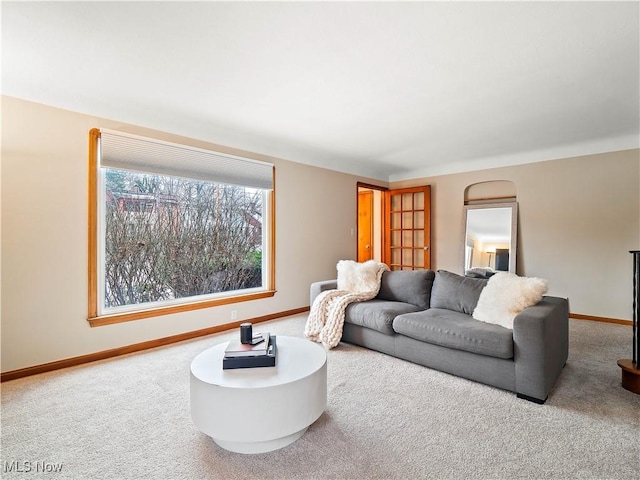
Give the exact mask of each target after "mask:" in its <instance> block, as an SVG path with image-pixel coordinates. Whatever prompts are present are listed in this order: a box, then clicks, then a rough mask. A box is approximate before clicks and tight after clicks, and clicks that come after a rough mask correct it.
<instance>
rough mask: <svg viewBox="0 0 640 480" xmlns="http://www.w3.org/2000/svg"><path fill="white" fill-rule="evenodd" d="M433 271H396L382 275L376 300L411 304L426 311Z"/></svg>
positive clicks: (433, 275)
mask: <svg viewBox="0 0 640 480" xmlns="http://www.w3.org/2000/svg"><path fill="white" fill-rule="evenodd" d="M434 277H435V272H434V271H433V270H396V271H387V272H384V273H383V274H382V280H381V281H380V291H379V292H378V296H377V298H378V299H379V300H388V301H392V302H404V303H411V304H412V305H415V306H417V307H420V308H422V309H423V310H426V309H427V308H429V299H430V297H431V287H432V285H433V279H434Z"/></svg>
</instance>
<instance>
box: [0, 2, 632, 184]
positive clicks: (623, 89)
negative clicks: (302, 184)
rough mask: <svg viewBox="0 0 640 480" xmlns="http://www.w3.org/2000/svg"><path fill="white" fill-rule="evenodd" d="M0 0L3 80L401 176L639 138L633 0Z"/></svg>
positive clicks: (378, 175)
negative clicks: (39, 0)
mask: <svg viewBox="0 0 640 480" xmlns="http://www.w3.org/2000/svg"><path fill="white" fill-rule="evenodd" d="M1 8H2V10H1V14H2V93H3V94H4V95H8V96H12V97H18V98H23V99H27V100H31V101H35V102H39V103H43V104H47V105H53V106H57V107H61V108H64V109H68V110H73V111H77V112H82V113H88V114H91V115H96V116H99V117H104V118H111V119H115V120H118V121H122V122H126V123H131V124H135V125H140V126H144V127H149V128H153V129H157V130H162V131H167V132H171V133H175V134H179V135H185V136H189V137H193V138H199V139H202V140H206V141H209V142H214V143H220V144H224V145H227V146H231V147H235V148H240V149H245V150H249V151H253V152H257V153H262V154H266V155H271V156H275V157H280V158H284V159H287V160H292V161H296V162H301V163H307V164H312V165H318V166H324V167H327V168H331V169H334V170H339V171H344V172H348V173H354V174H358V175H364V176H367V177H371V178H375V179H380V180H384V181H395V180H402V179H407V178H418V177H423V176H431V175H439V174H446V173H453V172H460V171H469V170H477V169H483V168H490V167H497V166H504V165H514V164H520V163H528V162H534V161H542V160H550V159H554V158H563V157H569V156H577V155H585V154H591V153H601V152H605V151H616V150H624V149H629V148H638V147H639V146H640V140H639V131H640V120H639V111H640V97H639V90H640V87H639V83H640V73H639V72H640V66H639V57H640V54H639V34H638V31H639V23H640V21H639V20H640V19H639V3H638V2H637V1H633V2H537V3H536V2H531V3H529V2H475V3H473V2H471V3H466V2H464V3H463V2H455V1H452V2H408V3H400V2H391V3H387V2H355V3H346V2H282V3H280V2H255V3H254V2H196V3H191V2H174V3H172V2H124V3H120V2H113V3H111V2H55V3H52V2H45V3H32V2H17V3H12V2H6V1H3V2H2V4H1ZM5 120H6V119H5Z"/></svg>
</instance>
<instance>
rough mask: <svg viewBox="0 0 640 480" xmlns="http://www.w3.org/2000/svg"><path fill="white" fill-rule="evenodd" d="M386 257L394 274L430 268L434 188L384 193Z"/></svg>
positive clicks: (386, 261)
mask: <svg viewBox="0 0 640 480" xmlns="http://www.w3.org/2000/svg"><path fill="white" fill-rule="evenodd" d="M384 209H385V249H384V250H385V257H384V262H385V263H386V264H387V265H388V266H389V268H390V269H391V270H422V269H429V268H431V187H430V186H429V185H424V186H420V187H413V188H403V189H399V190H388V191H387V192H385V202H384Z"/></svg>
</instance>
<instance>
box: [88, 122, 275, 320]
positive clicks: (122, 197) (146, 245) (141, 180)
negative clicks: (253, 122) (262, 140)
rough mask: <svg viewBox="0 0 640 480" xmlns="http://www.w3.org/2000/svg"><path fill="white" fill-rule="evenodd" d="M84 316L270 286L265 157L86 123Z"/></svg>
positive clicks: (160, 308) (187, 304)
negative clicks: (87, 265)
mask: <svg viewBox="0 0 640 480" xmlns="http://www.w3.org/2000/svg"><path fill="white" fill-rule="evenodd" d="M90 137H91V139H90V141H91V148H90V182H89V183H90V208H89V215H90V219H89V225H90V235H89V237H90V238H89V248H90V252H89V254H90V255H89V256H90V269H89V270H90V271H89V285H90V286H89V308H90V311H89V321H90V322H91V324H92V325H101V324H107V323H114V322H120V321H128V320H134V319H138V318H146V317H149V316H155V315H161V314H166V313H174V312H178V311H184V310H190V309H194V308H204V307H209V306H213V305H218V304H224V303H232V302H237V301H244V300H252V299H255V298H263V297H266V296H271V295H273V291H274V285H273V278H274V275H273V238H274V235H273V211H272V208H273V166H272V165H270V164H266V163H262V162H256V161H252V160H249V159H243V158H238V157H231V156H228V155H223V154H220V153H217V152H210V151H206V150H201V149H196V148H193V147H188V146H184V145H176V144H170V143H166V142H161V141H157V140H153V139H148V138H143V137H137V136H132V135H128V134H123V133H120V132H110V131H104V130H103V131H99V130H92V131H91V135H90Z"/></svg>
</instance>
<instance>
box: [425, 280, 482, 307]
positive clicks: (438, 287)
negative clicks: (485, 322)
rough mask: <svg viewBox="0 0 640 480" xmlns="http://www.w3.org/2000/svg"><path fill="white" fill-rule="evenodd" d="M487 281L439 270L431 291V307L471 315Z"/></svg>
mask: <svg viewBox="0 0 640 480" xmlns="http://www.w3.org/2000/svg"><path fill="white" fill-rule="evenodd" d="M487 281H488V280H485V279H480V278H470V277H463V276H460V275H456V274H455V273H451V272H447V271H446V270H438V271H437V272H436V277H435V280H434V281H433V290H432V291H431V308H444V309H446V310H453V311H454V312H460V313H466V314H467V315H471V314H473V311H474V310H475V308H476V305H477V304H478V299H479V298H480V292H482V289H483V288H484V287H485V285H486V284H487Z"/></svg>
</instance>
